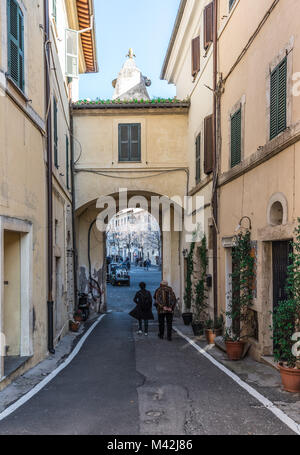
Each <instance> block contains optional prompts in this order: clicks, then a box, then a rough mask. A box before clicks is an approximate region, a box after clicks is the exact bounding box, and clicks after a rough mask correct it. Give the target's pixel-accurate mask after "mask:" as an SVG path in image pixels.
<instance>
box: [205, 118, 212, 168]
mask: <svg viewBox="0 0 300 455" xmlns="http://www.w3.org/2000/svg"><path fill="white" fill-rule="evenodd" d="M213 134H214V127H213V115H209V116H208V117H206V118H205V119H204V172H205V174H210V173H211V172H212V171H213V164H214V158H213V157H214V145H213V144H214V141H213Z"/></svg>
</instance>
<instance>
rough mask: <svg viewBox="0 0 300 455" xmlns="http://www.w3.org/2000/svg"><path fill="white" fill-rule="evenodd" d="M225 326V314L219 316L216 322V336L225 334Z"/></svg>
mask: <svg viewBox="0 0 300 455" xmlns="http://www.w3.org/2000/svg"><path fill="white" fill-rule="evenodd" d="M223 326H224V319H223V315H222V314H221V316H219V317H217V318H216V320H215V322H214V331H215V334H216V337H220V336H222V335H223Z"/></svg>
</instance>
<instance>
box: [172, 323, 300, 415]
mask: <svg viewBox="0 0 300 455" xmlns="http://www.w3.org/2000/svg"><path fill="white" fill-rule="evenodd" d="M173 325H174V327H176V328H178V329H179V330H180V331H181V332H182V333H183V334H184V335H185V336H187V337H188V338H190V339H191V340H193V341H194V342H195V343H196V344H197V345H198V346H200V347H201V348H202V349H203V350H205V351H206V352H207V353H208V354H210V355H211V356H212V357H213V358H214V359H216V360H217V361H218V362H219V363H221V364H222V365H224V366H225V367H226V368H228V369H229V370H230V371H232V372H233V373H235V374H236V375H237V376H239V377H240V378H241V379H242V380H243V381H244V382H246V383H247V384H249V385H250V386H251V387H253V388H254V389H255V390H257V391H258V392H259V393H261V394H262V395H264V396H265V397H266V398H268V399H269V400H270V401H272V403H273V404H275V405H276V406H277V407H278V408H279V409H281V410H282V411H283V412H284V413H285V414H287V415H288V416H289V417H290V418H291V419H293V420H294V421H295V422H297V423H298V424H300V394H293V393H289V392H285V391H284V390H283V389H282V385H281V378H280V373H279V372H278V371H277V370H276V369H275V368H272V367H270V366H268V365H265V364H263V363H259V362H256V361H255V360H253V359H251V358H250V357H249V356H247V357H246V358H244V359H243V360H241V361H230V360H228V357H227V354H226V353H225V352H223V351H222V350H221V349H219V348H218V347H216V346H215V345H207V342H206V340H205V337H204V336H202V337H195V336H194V333H193V329H192V327H191V326H185V325H184V323H183V321H182V318H178V317H175V318H174V323H173Z"/></svg>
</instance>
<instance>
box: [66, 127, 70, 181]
mask: <svg viewBox="0 0 300 455" xmlns="http://www.w3.org/2000/svg"><path fill="white" fill-rule="evenodd" d="M69 176H70V159H69V138H68V136H67V135H66V185H67V188H68V190H69V189H70V177H69Z"/></svg>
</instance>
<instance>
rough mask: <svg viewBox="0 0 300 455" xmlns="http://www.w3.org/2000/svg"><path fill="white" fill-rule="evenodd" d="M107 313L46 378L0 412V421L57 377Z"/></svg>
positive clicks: (102, 316)
mask: <svg viewBox="0 0 300 455" xmlns="http://www.w3.org/2000/svg"><path fill="white" fill-rule="evenodd" d="M104 316H105V314H102V315H101V316H100V317H99V318H98V319H97V320H96V321H95V322H94V324H93V325H91V327H90V328H89V329H88V331H87V332H86V333H85V334H84V335H83V337H82V338H81V340H80V341H79V342H78V344H77V345H76V346H75V348H74V350H73V351H72V352H71V354H70V355H69V356H68V357H67V358H66V360H64V362H63V363H61V365H59V367H57V368H56V369H55V370H53V371H52V373H50V374H49V375H48V376H47V377H46V378H45V379H43V380H42V381H41V382H39V383H38V384H37V385H36V386H34V387H33V388H32V389H31V390H29V392H27V393H26V394H25V395H23V396H22V397H21V398H20V399H19V400H17V401H16V402H15V403H13V404H12V405H11V406H8V407H7V408H6V409H5V410H4V411H3V412H1V413H0V421H1V420H3V419H5V418H6V417H8V416H9V415H10V414H12V413H13V412H15V411H16V410H17V409H18V408H20V407H21V406H23V404H25V403H26V402H27V401H29V400H30V399H31V398H32V397H34V395H36V394H37V393H38V392H39V391H40V390H42V389H43V388H44V387H45V386H46V385H47V384H49V382H50V381H52V379H54V378H55V376H57V375H58V374H59V373H60V372H61V371H62V370H64V369H65V368H66V367H67V366H68V365H69V363H71V362H72V360H73V359H74V357H76V355H77V354H78V352H79V351H80V349H81V348H82V346H83V345H84V343H85V341H86V339H87V338H88V337H89V335H90V334H91V333H92V331H93V330H94V329H95V327H96V326H97V325H98V324H99V322H100V321H101V320H102V319H103V318H104Z"/></svg>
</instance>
